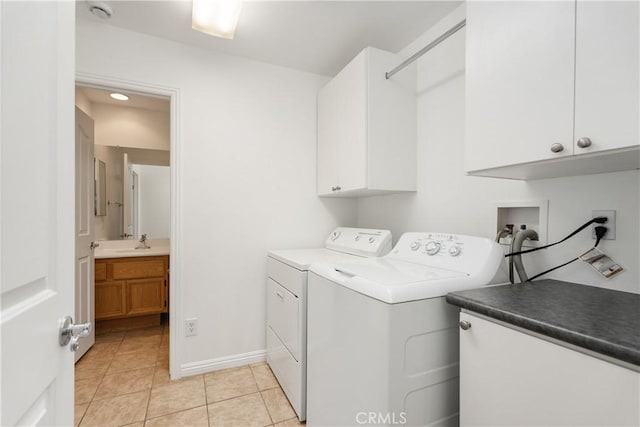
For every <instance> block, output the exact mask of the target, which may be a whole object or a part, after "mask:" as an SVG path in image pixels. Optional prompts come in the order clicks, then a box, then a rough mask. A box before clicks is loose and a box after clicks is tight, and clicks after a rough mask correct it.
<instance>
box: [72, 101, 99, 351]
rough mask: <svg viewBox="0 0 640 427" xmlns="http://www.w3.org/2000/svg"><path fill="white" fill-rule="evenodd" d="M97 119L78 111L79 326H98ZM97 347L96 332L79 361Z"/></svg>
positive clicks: (83, 344)
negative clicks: (95, 198)
mask: <svg viewBox="0 0 640 427" xmlns="http://www.w3.org/2000/svg"><path fill="white" fill-rule="evenodd" d="M94 176H95V171H94V160H93V119H92V118H91V117H89V116H87V115H86V114H85V113H84V112H83V111H82V110H80V109H79V108H78V107H76V258H75V259H76V282H75V283H76V287H75V297H76V299H75V301H76V306H75V316H74V320H75V322H76V323H89V322H91V323H92V324H93V323H94V322H95V319H94V317H95V292H94V287H93V278H94V268H95V267H94V262H93V261H94V255H93V243H94V242H93V239H94V227H93V224H94V219H95V215H94V195H95V188H94ZM94 343H95V329H94V328H91V331H90V332H89V336H88V337H85V339H83V340H80V342H79V344H80V346H79V347H78V349H77V350H76V353H75V354H76V357H75V360H76V361H77V360H78V359H80V358H81V357H82V356H83V355H84V354H85V353H86V352H87V351H88V350H89V348H91V346H92V345H93V344H94Z"/></svg>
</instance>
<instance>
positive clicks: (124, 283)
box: [95, 255, 169, 320]
mask: <svg viewBox="0 0 640 427" xmlns="http://www.w3.org/2000/svg"><path fill="white" fill-rule="evenodd" d="M168 270H169V256H167V255H163V256H150V257H135V258H104V259H96V268H95V271H96V273H95V295H96V306H95V312H96V320H104V319H119V318H126V317H133V316H142V315H151V314H160V313H167V312H168V299H169V298H168V295H169V274H168Z"/></svg>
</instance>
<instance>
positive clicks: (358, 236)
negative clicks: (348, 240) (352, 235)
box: [355, 234, 360, 242]
mask: <svg viewBox="0 0 640 427" xmlns="http://www.w3.org/2000/svg"><path fill="white" fill-rule="evenodd" d="M355 240H356V242H357V241H358V240H360V235H359V234H358V235H357V236H356V239H355Z"/></svg>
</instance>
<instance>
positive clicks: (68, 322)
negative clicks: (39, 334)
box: [58, 316, 91, 351]
mask: <svg viewBox="0 0 640 427" xmlns="http://www.w3.org/2000/svg"><path fill="white" fill-rule="evenodd" d="M90 333H91V322H88V323H80V324H79V325H74V324H73V317H71V316H66V317H65V318H64V319H62V320H61V321H60V334H59V336H58V343H60V347H64V346H65V345H67V344H69V350H71V351H76V350H77V349H78V347H79V346H80V344H79V343H78V340H79V339H80V338H84V337H88V336H89V334H90Z"/></svg>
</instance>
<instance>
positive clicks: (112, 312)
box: [95, 281, 127, 320]
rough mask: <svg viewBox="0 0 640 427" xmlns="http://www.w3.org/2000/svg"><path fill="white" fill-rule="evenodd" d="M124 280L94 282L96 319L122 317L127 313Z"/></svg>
mask: <svg viewBox="0 0 640 427" xmlns="http://www.w3.org/2000/svg"><path fill="white" fill-rule="evenodd" d="M125 293H126V282H124V281H119V282H104V283H96V289H95V294H96V305H95V307H96V320H99V319H110V318H115V317H122V316H125V315H126V314H127V309H126V294H125Z"/></svg>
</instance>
